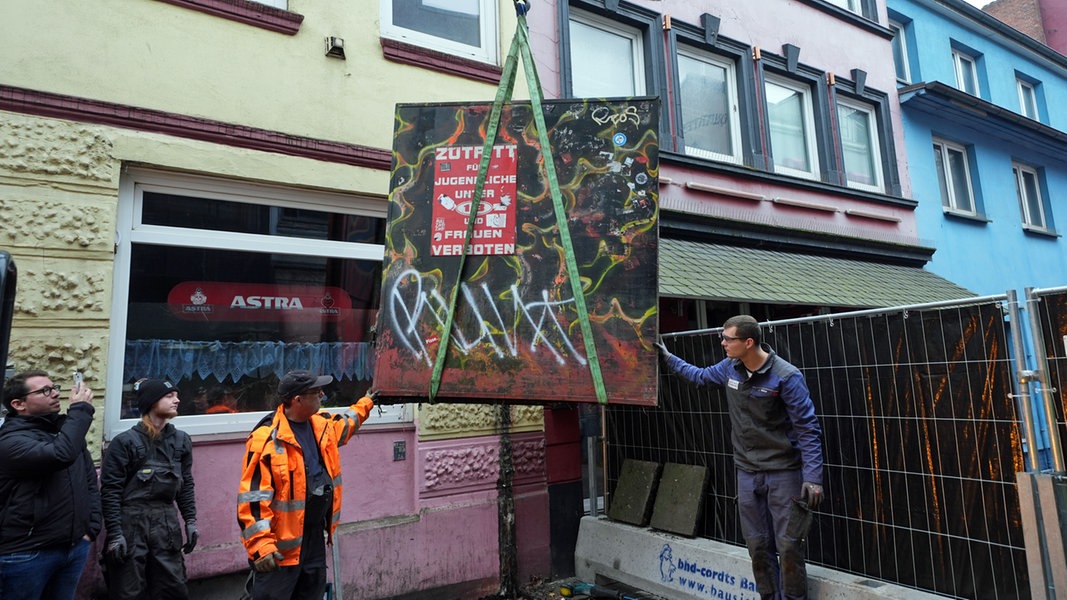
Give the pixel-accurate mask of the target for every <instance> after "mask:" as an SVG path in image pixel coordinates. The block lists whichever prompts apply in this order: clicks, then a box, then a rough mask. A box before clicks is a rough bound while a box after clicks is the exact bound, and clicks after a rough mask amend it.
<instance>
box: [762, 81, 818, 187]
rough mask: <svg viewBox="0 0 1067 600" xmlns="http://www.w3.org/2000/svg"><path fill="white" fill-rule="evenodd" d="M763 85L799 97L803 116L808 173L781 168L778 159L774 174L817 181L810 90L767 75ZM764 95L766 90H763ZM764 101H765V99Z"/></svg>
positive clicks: (772, 133) (772, 139)
mask: <svg viewBox="0 0 1067 600" xmlns="http://www.w3.org/2000/svg"><path fill="white" fill-rule="evenodd" d="M764 85H765V86H766V85H777V86H779V87H784V88H786V89H788V90H792V91H794V92H797V93H799V94H800V95H801V107H802V112H803V114H802V115H801V119H802V120H803V123H802V125H803V127H804V147H805V148H806V149H807V151H808V162H809V164H808V168H809V169H810V170H809V171H802V170H800V169H794V168H792V167H786V166H782V165H780V164H779V163H778V159H777V158H775V161H774V172H775V173H782V174H784V175H793V176H796V177H803V178H804V179H818V178H819V148H818V145H817V144H816V140H815V135H816V132H815V107H814V106H813V105H812V94H811V88H809V87H807V86H805V85H802V84H799V83H796V82H794V81H792V80H789V79H786V78H784V77H778V76H775V75H770V74H767V75H766V76H765V77H764ZM764 94H766V88H765V89H764ZM765 100H766V99H765ZM768 127H772V126H771V125H770V117H769V116H768ZM770 143H771V155H772V156H775V152H774V132H773V131H771V140H770Z"/></svg>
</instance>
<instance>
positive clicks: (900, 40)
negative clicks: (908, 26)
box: [889, 20, 911, 83]
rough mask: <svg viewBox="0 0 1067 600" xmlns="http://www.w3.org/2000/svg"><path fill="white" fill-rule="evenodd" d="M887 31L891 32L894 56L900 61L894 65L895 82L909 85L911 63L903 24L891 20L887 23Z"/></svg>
mask: <svg viewBox="0 0 1067 600" xmlns="http://www.w3.org/2000/svg"><path fill="white" fill-rule="evenodd" d="M889 29H890V30H891V31H892V32H893V52H894V56H896V57H897V58H899V59H900V60H899V62H897V65H896V68H897V81H899V82H901V83H911V62H910V59H909V58H908V34H907V32H905V30H904V24H903V23H899V22H897V21H892V20H891V21H889ZM902 76H903V77H902Z"/></svg>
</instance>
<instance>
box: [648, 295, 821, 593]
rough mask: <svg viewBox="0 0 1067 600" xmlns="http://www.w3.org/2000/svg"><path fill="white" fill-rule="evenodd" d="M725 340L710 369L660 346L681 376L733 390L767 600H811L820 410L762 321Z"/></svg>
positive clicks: (741, 490) (744, 490) (759, 583)
mask: <svg viewBox="0 0 1067 600" xmlns="http://www.w3.org/2000/svg"><path fill="white" fill-rule="evenodd" d="M721 336H722V347H723V349H724V350H725V351H726V358H725V359H723V360H722V361H721V362H719V363H717V364H714V365H711V366H709V367H703V368H702V367H696V366H694V365H691V364H689V363H687V362H685V361H684V360H682V359H680V358H678V357H677V356H674V355H673V354H671V353H670V352H669V351H668V350H667V348H666V347H665V346H663V344H662V343H661V344H658V346H659V349H660V352H661V353H662V354H663V356H664V358H665V359H666V363H667V368H668V369H670V370H671V371H673V372H675V373H677V374H678V376H680V377H682V378H683V379H686V380H688V381H691V382H693V383H695V384H698V385H715V386H720V387H722V388H724V389H725V392H726V402H727V405H728V406H729V412H730V426H731V433H730V438H731V442H732V443H733V449H734V464H735V466H736V467H737V502H738V510H739V512H740V516H741V533H742V534H743V535H744V536H745V543H746V544H747V545H748V553H749V556H750V557H751V558H752V573H753V578H754V579H755V580H756V588H757V589H758V590H759V593H760V597H761V598H763V599H771V598H781V597H782V596H781V595H780V594H782V593H784V597H785V598H787V599H795V598H797V599H802V598H807V590H808V587H807V586H808V583H807V571H806V569H805V567H804V554H805V545H804V542H805V537H806V535H807V525H809V524H810V513H809V512H808V511H809V510H810V509H812V508H815V507H816V506H818V505H819V503H820V502H822V499H823V496H824V494H823V488H822V482H823V479H822V471H823V458H822V430H821V429H820V427H819V422H818V420H817V419H816V418H815V405H814V403H813V402H812V400H811V394H810V393H809V392H808V386H807V383H805V381H804V376H803V375H802V374H801V373H800V371H799V370H798V369H797V368H796V367H795V366H793V365H791V364H789V363H788V362H787V361H785V360H784V359H783V358H782V357H780V356H778V355H777V354H775V353H774V350H772V349H771V347H770V346H768V345H767V344H764V343H762V342H761V338H760V326H759V323H758V322H757V321H756V319H754V318H752V317H751V316H749V315H738V316H736V317H731V318H730V319H728V320H727V321H726V323H725V324H724V325H723V331H722V334H721ZM779 561H780V563H779Z"/></svg>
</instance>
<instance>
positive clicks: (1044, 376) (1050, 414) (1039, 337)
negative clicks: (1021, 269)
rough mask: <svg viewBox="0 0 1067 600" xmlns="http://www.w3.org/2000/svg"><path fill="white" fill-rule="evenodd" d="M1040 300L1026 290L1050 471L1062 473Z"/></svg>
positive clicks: (1035, 376) (1032, 290)
mask: <svg viewBox="0 0 1067 600" xmlns="http://www.w3.org/2000/svg"><path fill="white" fill-rule="evenodd" d="M1038 302H1040V299H1039V298H1037V297H1036V296H1035V295H1034V288H1032V287H1028V288H1026V310H1027V312H1028V313H1030V337H1031V338H1032V339H1033V342H1034V379H1035V381H1036V383H1035V386H1036V388H1037V390H1038V391H1039V392H1040V396H1039V397H1040V399H1041V406H1042V408H1043V409H1044V412H1045V427H1046V428H1047V429H1048V440H1049V453H1050V454H1049V455H1050V456H1051V457H1052V469H1053V470H1054V471H1056V472H1058V473H1062V472H1063V471H1064V470H1065V469H1064V464H1063V448H1061V447H1060V432H1059V428H1058V427H1057V425H1056V412H1055V405H1054V404H1053V402H1055V399H1054V398H1053V394H1054V393H1055V392H1056V388H1054V387H1051V386H1049V384H1048V356H1047V355H1048V352H1046V351H1045V338H1044V333H1043V332H1042V331H1041V319H1039V318H1038V311H1037V305H1038Z"/></svg>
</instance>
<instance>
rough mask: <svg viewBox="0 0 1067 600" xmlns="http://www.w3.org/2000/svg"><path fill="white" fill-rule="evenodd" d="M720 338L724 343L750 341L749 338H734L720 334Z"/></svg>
mask: <svg viewBox="0 0 1067 600" xmlns="http://www.w3.org/2000/svg"><path fill="white" fill-rule="evenodd" d="M719 337H721V338H722V341H724V342H736V341H737V340H747V339H748V338H747V337H734V336H732V335H726V334H725V333H720V334H719Z"/></svg>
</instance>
